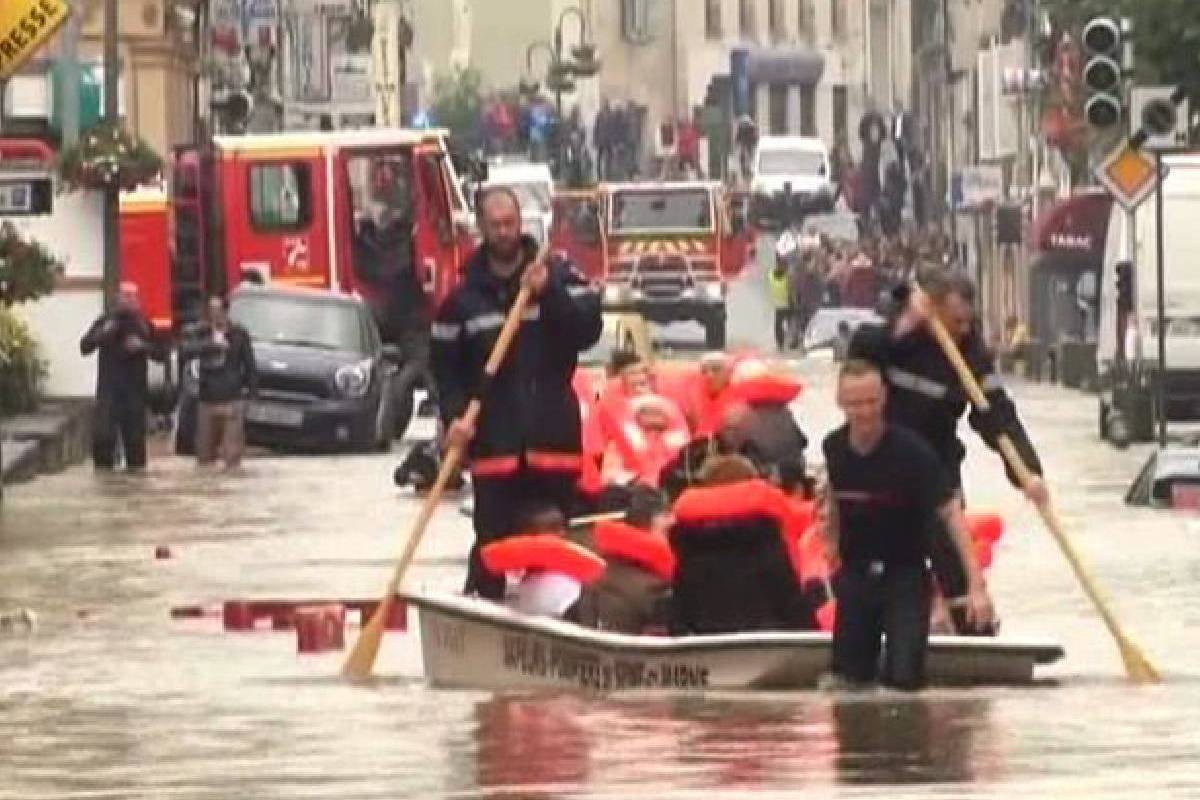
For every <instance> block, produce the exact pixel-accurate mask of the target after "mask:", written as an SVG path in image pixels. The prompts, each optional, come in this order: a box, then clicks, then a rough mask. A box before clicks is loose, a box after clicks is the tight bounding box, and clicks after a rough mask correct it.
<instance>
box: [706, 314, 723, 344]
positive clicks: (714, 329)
mask: <svg viewBox="0 0 1200 800" xmlns="http://www.w3.org/2000/svg"><path fill="white" fill-rule="evenodd" d="M704 346H705V347H706V348H708V349H709V350H724V349H725V315H724V314H714V315H712V316H710V317H708V318H707V319H706V320H705V321H704Z"/></svg>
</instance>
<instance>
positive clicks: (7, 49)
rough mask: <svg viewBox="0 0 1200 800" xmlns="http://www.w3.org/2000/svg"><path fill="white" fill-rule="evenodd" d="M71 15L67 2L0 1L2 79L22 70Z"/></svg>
mask: <svg viewBox="0 0 1200 800" xmlns="http://www.w3.org/2000/svg"><path fill="white" fill-rule="evenodd" d="M70 13H71V7H70V6H69V5H68V4H67V0H0V80H3V79H5V78H7V77H9V76H10V75H12V74H13V73H14V72H16V71H17V70H19V69H20V68H21V65H22V64H24V63H25V62H26V61H28V60H29V57H30V56H32V55H33V54H34V53H36V52H37V51H38V48H40V47H41V46H42V45H43V44H45V43H46V40H47V39H49V38H50V37H51V36H53V35H54V32H55V31H56V30H58V26H59V25H62V24H63V21H64V20H66V18H67V15H68V14H70Z"/></svg>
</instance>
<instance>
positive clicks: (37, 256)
mask: <svg viewBox="0 0 1200 800" xmlns="http://www.w3.org/2000/svg"><path fill="white" fill-rule="evenodd" d="M62 269H63V265H62V264H61V263H60V262H59V261H58V259H56V258H55V257H54V256H52V255H50V253H49V251H47V250H46V248H44V247H42V245H41V244H40V243H39V242H36V241H32V240H29V239H26V238H24V237H23V236H21V234H20V232H19V231H18V230H17V229H16V228H15V227H13V225H12V223H10V222H2V223H0V308H7V307H9V306H13V305H16V304H17V303H26V302H29V301H30V300H36V299H38V298H39V297H42V296H44V295H47V294H50V292H52V291H53V290H54V279H55V278H56V277H57V276H58V275H59V274H60V273H61V272H62Z"/></svg>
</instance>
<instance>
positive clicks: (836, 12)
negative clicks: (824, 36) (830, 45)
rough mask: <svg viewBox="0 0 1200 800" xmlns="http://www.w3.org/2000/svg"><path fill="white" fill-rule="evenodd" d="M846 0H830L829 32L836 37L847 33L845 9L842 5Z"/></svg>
mask: <svg viewBox="0 0 1200 800" xmlns="http://www.w3.org/2000/svg"><path fill="white" fill-rule="evenodd" d="M845 2H846V0H829V32H830V34H831V35H832V36H833V37H834V38H835V39H836V38H840V37H842V36H844V35H845V33H846V18H845V16H844V15H845V10H844V9H843V8H842V6H843V5H844V4H845Z"/></svg>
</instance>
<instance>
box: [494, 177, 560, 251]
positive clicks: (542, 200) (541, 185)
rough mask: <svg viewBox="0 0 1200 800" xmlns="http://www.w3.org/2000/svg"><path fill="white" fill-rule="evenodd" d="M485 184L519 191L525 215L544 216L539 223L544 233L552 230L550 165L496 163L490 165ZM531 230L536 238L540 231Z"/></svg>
mask: <svg viewBox="0 0 1200 800" xmlns="http://www.w3.org/2000/svg"><path fill="white" fill-rule="evenodd" d="M484 185H485V186H508V187H509V188H511V189H512V190H513V191H514V192H516V194H517V199H519V200H520V201H521V216H522V217H524V218H526V219H529V218H531V217H533V216H538V217H540V218H541V223H542V224H541V225H540V226H536V227H538V228H540V230H541V231H542V232H543V235H544V232H546V231H549V230H550V226H551V224H552V223H553V222H554V176H553V175H551V174H550V167H549V166H547V165H546V164H542V163H537V162H531V161H507V162H492V163H490V164H488V176H487V182H486V183H485V184H484ZM529 227H530V226H529V225H528V224H526V228H527V231H526V232H527V233H530V234H531V235H533V236H534V237H535V238H536V237H537V235H538V231H537V230H528V228H529Z"/></svg>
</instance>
